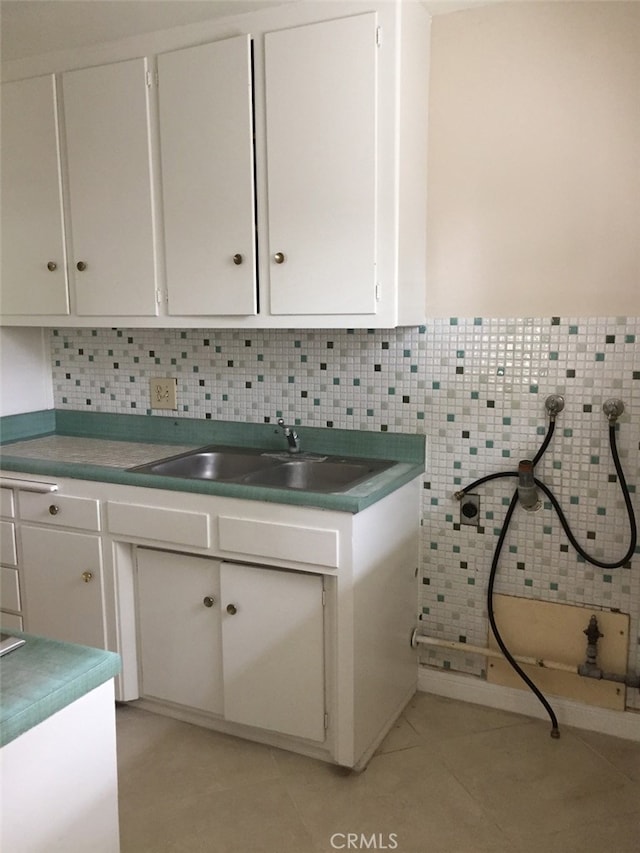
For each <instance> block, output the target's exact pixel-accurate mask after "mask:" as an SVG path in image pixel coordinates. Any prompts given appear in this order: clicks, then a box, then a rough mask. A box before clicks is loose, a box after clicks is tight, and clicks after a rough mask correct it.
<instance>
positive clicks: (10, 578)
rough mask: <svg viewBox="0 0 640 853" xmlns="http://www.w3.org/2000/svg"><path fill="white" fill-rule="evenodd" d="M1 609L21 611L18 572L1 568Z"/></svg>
mask: <svg viewBox="0 0 640 853" xmlns="http://www.w3.org/2000/svg"><path fill="white" fill-rule="evenodd" d="M0 607H2V609H3V610H21V609H22V608H21V607H20V584H19V582H18V570H17V569H7V568H5V567H4V566H2V568H0Z"/></svg>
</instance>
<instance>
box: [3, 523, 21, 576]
mask: <svg viewBox="0 0 640 853" xmlns="http://www.w3.org/2000/svg"><path fill="white" fill-rule="evenodd" d="M0 562H2V563H4V564H5V565H6V566H17V565H18V558H17V554H16V529H15V526H14V524H13V522H12V521H0Z"/></svg>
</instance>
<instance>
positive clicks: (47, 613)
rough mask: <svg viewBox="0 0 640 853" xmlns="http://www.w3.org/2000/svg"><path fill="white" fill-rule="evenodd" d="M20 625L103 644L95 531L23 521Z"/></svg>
mask: <svg viewBox="0 0 640 853" xmlns="http://www.w3.org/2000/svg"><path fill="white" fill-rule="evenodd" d="M22 564H23V571H24V594H25V601H24V608H25V610H24V612H25V628H26V630H27V631H29V632H31V633H33V634H40V635H42V636H44V637H51V638H52V639H54V640H62V641H65V642H68V643H80V644H81V645H85V646H95V647H97V648H106V645H105V619H104V596H103V591H102V554H101V548H100V537H99V536H94V535H90V534H86V533H70V532H68V531H66V530H49V529H48V528H45V527H30V526H28V525H26V524H25V525H23V526H22Z"/></svg>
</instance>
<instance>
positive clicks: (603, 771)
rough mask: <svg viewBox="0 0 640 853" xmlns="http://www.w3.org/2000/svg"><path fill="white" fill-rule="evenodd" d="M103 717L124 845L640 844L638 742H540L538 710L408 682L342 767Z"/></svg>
mask: <svg viewBox="0 0 640 853" xmlns="http://www.w3.org/2000/svg"><path fill="white" fill-rule="evenodd" d="M117 717H118V722H117V725H118V761H119V785H120V824H121V844H122V853H334V851H335V850H352V851H353V850H362V849H369V850H371V849H377V850H381V849H382V850H385V849H386V850H396V851H398V853H534V851H535V853H540V851H541V850H542V851H543V853H574V851H575V853H578V851H580V853H605V852H606V853H638V851H639V850H640V744H638V743H632V742H630V741H625V740H620V739H617V738H612V737H608V736H606V735H599V734H594V733H590V732H585V731H581V730H578V729H571V728H568V727H564V728H562V736H561V738H560V739H559V740H553V739H552V738H550V737H549V726H548V724H547V723H546V722H543V721H538V720H532V719H529V718H527V717H522V716H519V715H516V714H512V713H508V712H503V711H496V710H492V709H489V708H483V707H481V706H478V705H468V704H466V703H463V702H457V701H454V700H450V699H444V698H441V697H437V696H431V695H428V694H425V693H419V694H417V695H416V696H415V698H414V699H413V701H412V702H411V703H410V704H409V706H408V707H407V709H406V710H405V713H404V714H403V715H402V717H401V718H400V720H399V721H398V723H397V725H396V726H395V727H394V729H393V730H392V731H391V732H390V733H389V735H388V737H387V738H386V740H385V741H384V743H383V744H382V746H381V747H380V749H379V750H378V752H377V753H376V755H375V756H374V757H373V758H372V760H371V762H370V763H369V765H368V767H367V769H366V770H365V771H364V772H363V773H360V774H355V773H351V774H349V773H348V772H346V771H344V770H342V769H340V768H336V767H332V766H330V765H326V764H323V763H322V762H319V761H315V760H313V759H308V758H304V757H302V756H299V755H294V754H292V753H288V752H284V751H282V750H278V749H272V748H270V747H266V746H262V745H259V744H254V743H250V742H248V741H243V740H239V739H237V738H232V737H227V736H225V735H220V734H217V733H215V732H211V731H208V730H206V729H201V728H198V727H196V726H192V725H188V724H186V723H181V722H178V721H175V720H171V719H168V718H166V717H161V716H158V715H155V714H150V713H148V712H146V711H143V710H141V709H139V708H135V707H130V706H120V707H119V708H118V712H117ZM349 833H352V834H353V835H352V837H351V838H349ZM349 844H350V845H351V846H348V845H349ZM355 845H358V846H355Z"/></svg>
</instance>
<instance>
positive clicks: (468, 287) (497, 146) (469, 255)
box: [427, 2, 640, 317]
mask: <svg viewBox="0 0 640 853" xmlns="http://www.w3.org/2000/svg"><path fill="white" fill-rule="evenodd" d="M639 44H640V4H638V3H634V2H604V3H598V2H593V3H591V2H589V3H574V2H568V3H563V2H559V3H557V2H556V3H553V2H550V3H545V2H536V3H499V4H496V5H490V6H485V7H481V8H478V9H471V10H467V11H462V12H457V13H454V14H448V15H439V16H436V17H435V18H434V19H433V23H432V65H431V80H430V106H429V115H430V118H429V122H430V138H429V232H428V238H429V254H428V271H429V275H428V281H429V291H428V297H427V300H428V308H427V315H428V316H450V315H460V316H488V317H495V316H502V317H526V316H541V315H542V316H551V315H560V316H570V315H572V314H576V313H578V314H580V315H581V316H588V315H592V316H599V315H608V316H614V315H616V314H632V315H637V314H638V313H640V286H639V282H640V97H639V95H638V93H639V92H640V50H639V49H638V45H639Z"/></svg>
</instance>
